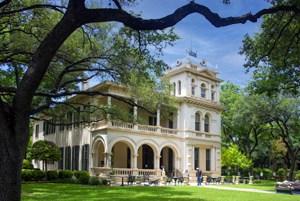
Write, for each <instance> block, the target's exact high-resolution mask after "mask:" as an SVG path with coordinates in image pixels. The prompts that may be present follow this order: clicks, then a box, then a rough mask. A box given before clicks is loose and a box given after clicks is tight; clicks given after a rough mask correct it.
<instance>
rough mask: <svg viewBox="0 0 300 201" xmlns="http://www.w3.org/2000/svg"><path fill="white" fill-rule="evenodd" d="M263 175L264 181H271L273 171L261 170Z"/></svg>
mask: <svg viewBox="0 0 300 201" xmlns="http://www.w3.org/2000/svg"><path fill="white" fill-rule="evenodd" d="M263 174H264V179H265V180H271V178H272V176H273V171H272V170H271V169H268V168H264V169H263Z"/></svg>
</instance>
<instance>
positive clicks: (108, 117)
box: [106, 96, 111, 121]
mask: <svg viewBox="0 0 300 201" xmlns="http://www.w3.org/2000/svg"><path fill="white" fill-rule="evenodd" d="M107 107H108V109H110V108H111V96H108V97H107ZM106 118H107V120H108V121H110V113H108V114H107V117H106Z"/></svg>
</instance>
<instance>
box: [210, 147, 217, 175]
mask: <svg viewBox="0 0 300 201" xmlns="http://www.w3.org/2000/svg"><path fill="white" fill-rule="evenodd" d="M210 152H211V156H210V161H211V167H210V168H211V171H216V147H215V146H213V147H212V148H211V149H210Z"/></svg>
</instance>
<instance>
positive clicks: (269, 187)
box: [220, 181, 276, 191]
mask: <svg viewBox="0 0 300 201" xmlns="http://www.w3.org/2000/svg"><path fill="white" fill-rule="evenodd" d="M275 184H276V182H275V181H263V182H262V183H260V184H238V185H232V184H225V185H220V186H226V187H233V188H248V189H257V190H265V191H274V189H275V188H274V186H275Z"/></svg>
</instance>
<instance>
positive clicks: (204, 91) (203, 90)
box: [201, 83, 206, 98]
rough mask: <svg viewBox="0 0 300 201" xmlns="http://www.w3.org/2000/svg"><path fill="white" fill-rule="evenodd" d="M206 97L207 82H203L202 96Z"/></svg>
mask: <svg viewBox="0 0 300 201" xmlns="http://www.w3.org/2000/svg"><path fill="white" fill-rule="evenodd" d="M205 97H206V86H205V84H203V83H202V84H201V98H205Z"/></svg>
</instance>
